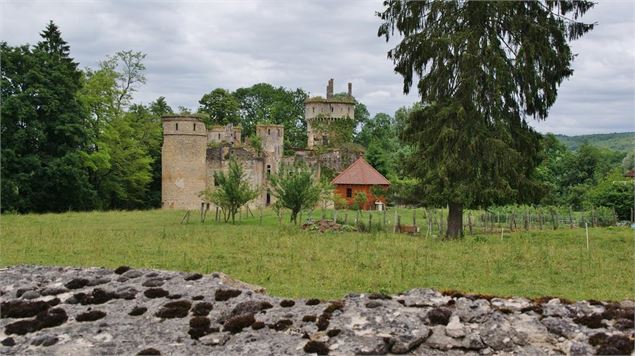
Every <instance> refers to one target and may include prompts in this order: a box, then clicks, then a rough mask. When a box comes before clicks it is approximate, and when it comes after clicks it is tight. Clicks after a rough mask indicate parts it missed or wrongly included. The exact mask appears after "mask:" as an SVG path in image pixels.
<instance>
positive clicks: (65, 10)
mask: <svg viewBox="0 0 635 356" xmlns="http://www.w3.org/2000/svg"><path fill="white" fill-rule="evenodd" d="M0 6H2V8H1V10H2V11H1V13H2V15H1V20H2V28H1V30H2V39H3V40H4V41H7V42H9V43H10V44H12V45H18V44H24V43H31V44H34V43H36V42H37V41H38V40H39V32H40V31H41V30H42V29H43V28H44V27H45V26H46V23H47V22H48V21H49V20H53V21H54V22H55V23H56V24H57V25H58V26H59V27H60V29H61V30H62V34H63V36H64V38H65V39H66V41H68V42H69V44H70V45H71V54H72V56H73V57H74V58H75V59H76V60H77V61H78V62H79V63H80V65H81V66H83V67H95V66H96V65H97V64H98V62H99V61H100V60H102V59H104V58H105V56H107V55H110V54H113V53H115V52H116V51H119V50H126V49H132V50H135V51H142V52H144V53H147V57H146V62H145V63H146V67H147V73H146V76H147V79H148V80H147V84H146V85H145V86H143V87H142V88H140V90H139V92H138V93H137V94H136V98H135V99H136V100H137V101H140V102H144V103H148V102H150V101H152V100H154V99H156V98H157V97H159V96H165V97H166V98H167V100H168V102H169V103H170V105H171V106H172V107H174V108H176V107H177V106H186V107H189V108H192V109H195V108H196V107H197V106H198V100H199V99H200V97H201V96H202V95H203V94H204V93H207V92H209V91H211V90H212V89H214V88H216V87H222V88H226V89H230V90H235V89H237V88H239V87H245V86H250V85H253V84H256V83H258V82H268V83H271V84H273V85H276V86H279V85H280V86H285V87H288V88H303V89H304V90H306V91H308V92H310V93H311V94H312V95H324V91H325V86H326V82H327V80H328V79H329V78H335V86H336V87H335V90H336V91H338V92H342V91H345V90H346V83H347V82H353V92H354V94H355V95H356V96H357V97H358V98H360V100H361V101H362V102H364V103H365V104H366V105H367V107H368V109H369V111H370V112H371V114H374V113H378V112H386V113H389V114H392V113H394V111H395V110H396V109H398V108H399V107H401V106H405V105H411V104H412V103H414V102H415V101H417V100H418V97H417V94H416V89H415V90H412V91H411V92H412V93H411V94H410V95H407V96H406V95H403V83H402V78H401V77H400V76H399V75H398V74H396V73H395V72H394V69H393V65H392V63H391V62H390V61H389V60H388V59H387V58H386V52H387V51H388V50H389V49H390V48H391V47H392V46H394V42H393V43H386V42H385V41H384V39H382V38H378V37H377V27H378V25H379V19H378V18H377V17H376V16H375V11H379V10H381V8H382V2H381V1H380V0H376V1H367V0H352V1H336V0H328V1H282V0H270V1H255V0H254V1H252V0H245V1H223V0H219V1H202V0H189V1H179V2H172V1H163V0H157V1H134V2H123V1H121V2H119V1H77V0H65V1H7V0H5V1H3V2H2V3H1V5H0ZM634 11H635V5H634V4H633V3H631V2H612V1H606V2H604V1H603V2H601V3H599V4H598V5H596V7H595V8H593V9H592V10H591V11H589V12H588V13H587V15H586V16H585V17H584V20H585V21H592V22H595V21H597V22H598V26H597V28H596V29H595V30H593V31H592V32H590V33H589V34H587V35H586V36H585V37H583V38H582V39H580V40H577V41H575V42H574V43H573V50H574V52H575V53H578V56H577V57H576V60H575V62H574V69H575V73H574V75H573V76H572V77H571V78H569V79H568V80H566V81H565V82H564V83H563V84H562V86H561V88H560V90H559V97H558V101H557V102H556V104H555V105H554V106H553V108H552V109H551V111H550V115H549V117H548V119H547V120H546V121H544V122H535V123H533V125H534V126H535V127H536V128H537V129H538V130H540V131H543V132H546V131H551V132H556V133H564V134H581V133H591V132H613V131H626V130H635V127H634V125H635V122H634V119H633V112H635V103H634V101H633V98H634V96H635V88H634V86H633V83H634V79H635V77H634V75H635V74H634V73H635V67H634V65H635V53H634V52H635V46H634V43H633V41H634V40H633V33H635V25H634Z"/></svg>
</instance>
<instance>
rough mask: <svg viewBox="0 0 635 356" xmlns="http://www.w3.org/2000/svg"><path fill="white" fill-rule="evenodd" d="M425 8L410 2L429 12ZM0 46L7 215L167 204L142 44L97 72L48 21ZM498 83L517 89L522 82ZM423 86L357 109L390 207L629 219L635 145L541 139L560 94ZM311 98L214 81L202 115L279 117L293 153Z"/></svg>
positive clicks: (359, 137)
mask: <svg viewBox="0 0 635 356" xmlns="http://www.w3.org/2000/svg"><path fill="white" fill-rule="evenodd" d="M391 4H392V3H390V2H389V3H387V10H386V11H389V12H387V13H385V14H384V15H382V16H383V18H384V20H385V21H386V22H385V23H386V24H387V25H389V24H390V23H391V22H392V21H397V19H398V18H399V16H401V12H402V11H406V12H408V11H413V9H403V8H393V7H391V6H397V4H398V3H395V4H392V5H391ZM425 4H427V3H426V2H416V3H412V4H410V3H409V6H411V7H415V8H416V9H418V6H423V7H422V8H421V9H424V8H426V7H425V6H424V5H425ZM497 4H498V3H497ZM444 6H449V7H453V6H455V5H454V4H452V3H447V4H445V5H444ZM466 6H467V5H466ZM469 6H474V8H470V9H469V11H468V10H466V9H455V10H456V11H457V12H458V11H459V10H461V11H466V13H472V12H473V14H479V13H481V12H483V11H486V10H484V9H482V8H481V6H485V5H483V4H481V5H478V4H476V5H472V4H470V5H469ZM488 6H489V5H488ZM491 6H494V5H491ZM509 6H512V5H510V4H505V3H502V4H500V5H495V6H494V8H495V10H497V11H503V12H504V11H507V10H506V9H507V8H508V7H509ZM513 6H520V7H522V6H528V7H532V6H538V5H532V4H525V3H522V4H519V5H513ZM499 7H500V8H499ZM391 9H392V10H391ZM416 9H414V10H416ZM574 10H575V11H580V12H581V10H580V9H577V10H576V9H575V8H573V10H570V11H574ZM390 11H393V12H390ZM380 15H381V14H380ZM408 16H414V15H412V14H408ZM448 16H449V15H448ZM415 17H416V16H415ZM509 21H511V20H509ZM519 21H520V20H519ZM450 25H451V24H450V23H448V24H447V26H450ZM508 26H517V24H512V23H510V24H508ZM382 31H383V32H381V33H383V34H384V35H385V36H388V32H386V31H388V28H384V27H382ZM528 41H529V40H528ZM563 46H564V45H563ZM398 48H399V47H398ZM403 48H404V50H405V49H407V48H406V47H403ZM519 48H520V47H519ZM543 50H544V51H547V50H546V49H543ZM566 50H568V47H567V48H564V47H563V51H564V52H563V53H566ZM0 51H1V53H0V55H1V56H2V58H3V66H2V87H1V89H2V106H1V110H2V126H1V130H2V132H1V133H2V152H1V156H2V170H1V173H2V177H1V179H2V211H18V212H30V211H34V212H47V211H53V212H59V211H67V210H91V209H147V208H154V207H159V206H160V202H161V143H162V131H161V130H162V128H161V119H160V118H161V116H162V115H166V114H171V113H173V112H174V110H173V109H172V108H171V107H170V106H169V105H168V103H167V100H166V99H165V98H164V97H160V98H157V99H156V100H154V101H152V102H150V103H149V104H147V105H144V104H139V103H134V94H135V93H136V92H137V91H138V90H139V88H140V87H141V86H142V85H143V84H145V82H146V78H145V74H144V73H145V66H144V63H143V61H144V59H145V54H143V53H140V52H134V51H121V52H118V53H115V54H114V55H112V56H108V57H107V58H105V59H104V60H103V61H101V62H100V63H99V65H98V67H97V68H94V69H91V68H86V69H80V68H79V67H78V64H77V63H76V62H75V61H74V60H73V58H71V56H70V48H69V46H68V44H67V43H66V42H65V41H64V40H63V39H62V36H61V33H60V31H59V29H58V28H57V26H55V24H54V23H52V22H51V23H49V24H48V25H47V27H46V29H45V30H44V31H43V32H42V33H41V41H40V42H38V44H36V45H35V46H29V45H22V46H16V47H12V46H9V45H7V44H6V43H1V44H0ZM394 55H396V52H395V54H394ZM403 55H405V54H403ZM491 55H493V54H491ZM394 58H395V59H398V58H397V57H394ZM484 58H485V59H487V58H488V57H484ZM496 58H497V57H493V58H491V59H490V60H495V59H496ZM485 59H484V60H485ZM404 60H405V59H404ZM448 60H449V59H448ZM396 63H397V65H398V68H401V67H399V65H408V66H410V65H412V66H413V67H412V68H415V69H416V63H407V62H404V63H401V62H399V61H397V62H396ZM400 63H401V64H400ZM448 63H449V62H448ZM496 63H498V62H496ZM405 68H408V67H403V68H401V69H400V70H406V69H405ZM565 69H566V66H565V67H563V69H562V70H565ZM501 70H502V69H501ZM405 74H407V73H404V75H405ZM546 74H548V73H546ZM546 74H544V73H543V75H546ZM525 75H529V74H525ZM563 75H564V74H563ZM467 79H470V80H471V78H467ZM467 79H466V81H465V83H464V84H465V85H468V84H469V85H470V86H469V88H465V89H464V90H467V91H468V92H473V91H474V90H475V88H477V87H478V86H477V83H473V82H470V81H469V80H467ZM502 79H503V78H501V80H502ZM405 80H406V82H405V84H408V83H410V82H408V80H411V79H408V76H406V77H405ZM534 80H537V81H539V80H542V79H541V78H539V77H537V78H534ZM410 84H411V83H410ZM433 84H434V85H437V86H439V87H438V88H437V89H436V90H438V91H439V93H444V92H446V91H447V90H449V89H448V88H446V87H444V86H443V85H441V84H443V83H440V84H439V83H436V82H434V83H433V82H431V83H430V85H433ZM446 84H447V83H446ZM481 84H482V83H481ZM493 84H495V83H494V82H493ZM503 84H505V85H507V86H508V87H509V88H514V86H513V85H514V84H513V82H509V83H507V82H504V83H503ZM432 87H433V86H430V87H428V86H425V88H432ZM458 88H459V87H457V88H454V89H453V90H458ZM450 89H451V88H450ZM468 89H469V90H468ZM426 90H431V89H426ZM423 94H425V95H426V98H427V99H426V100H422V102H421V103H416V104H414V105H413V106H411V107H404V108H400V109H399V110H397V111H396V112H395V113H394V115H388V114H385V113H379V114H376V115H374V116H373V117H370V115H369V113H368V110H367V109H366V106H365V105H364V104H363V103H359V102H357V103H356V106H355V121H356V122H355V127H356V129H355V130H354V132H353V134H352V136H351V137H349V138H348V139H350V140H352V141H353V143H355V144H357V145H360V146H362V147H364V149H365V152H366V153H365V157H366V159H367V160H368V161H369V162H370V163H371V164H372V165H373V166H374V167H375V168H377V169H378V170H379V171H380V172H381V173H382V174H384V175H385V176H386V177H387V178H389V180H390V181H391V183H392V187H391V190H390V192H389V201H391V202H392V203H397V204H407V205H424V206H435V205H436V206H446V204H448V201H449V200H448V199H450V198H452V199H455V198H456V199H458V198H460V199H459V200H462V203H461V207H462V208H463V207H464V208H478V207H481V208H482V207H488V206H491V205H496V204H498V205H502V204H507V203H518V204H541V205H561V206H567V207H572V208H574V209H580V208H586V207H589V206H609V207H614V208H615V209H616V211H617V212H618V214H619V216H620V218H623V219H624V218H627V217H628V214H629V212H628V210H629V206H630V200H629V196H630V197H632V185H628V184H624V182H626V180H625V179H624V177H623V173H624V171H625V170H627V169H632V161H633V158H632V157H633V156H632V153H631V154H630V156H629V157H630V158H628V157H626V158H625V157H624V153H618V152H615V151H611V150H608V149H603V148H598V147H595V146H592V145H590V144H586V145H582V146H581V147H580V148H579V149H578V150H576V151H571V150H569V149H567V148H566V147H565V146H564V145H562V144H561V143H560V142H559V141H558V140H557V139H556V138H555V137H554V136H553V135H547V136H545V137H543V136H542V135H539V134H537V133H536V132H534V131H533V130H532V129H531V128H529V127H528V126H527V124H526V121H525V119H524V118H523V117H524V116H523V115H528V114H530V113H534V114H536V115H539V116H540V117H542V116H541V115H543V114H546V112H543V111H544V110H546V108H548V107H549V106H550V105H551V104H552V103H553V100H555V97H554V98H551V99H550V100H549V102H544V103H543V104H544V106H545V107H540V106H536V105H538V104H540V103H539V102H535V103H533V104H532V105H534V106H535V107H532V108H531V110H530V111H527V110H529V109H527V108H525V111H523V110H521V109H522V108H520V109H518V110H520V111H517V112H516V113H515V114H514V115H513V120H511V121H510V122H511V124H510V123H509V122H507V121H505V120H509V118H506V117H505V116H504V115H503V111H501V110H502V109H501V108H500V107H499V106H500V105H501V103H498V102H493V103H490V104H488V108H489V109H488V110H492V109H496V110H499V111H497V112H490V113H489V114H487V112H486V111H483V110H486V108H484V107H474V106H473V103H472V101H471V100H472V98H471V97H469V95H468V96H467V97H469V101H470V103H467V102H465V103H462V104H461V105H459V106H456V107H455V106H453V105H457V104H453V103H452V102H444V101H443V100H446V99H447V98H446V99H444V98H437V99H435V100H437V101H434V102H435V103H436V104H435V105H437V106H435V105H432V104H431V103H432V102H433V101H431V100H433V99H431V97H428V96H429V95H431V93H428V92H427V91H424V92H423ZM529 94H530V93H527V94H523V95H529ZM466 95H467V94H466ZM554 95H555V94H554ZM307 97H308V94H307V93H306V92H305V91H303V90H302V89H299V88H298V89H287V88H284V87H275V86H272V85H270V84H267V83H259V84H256V85H253V86H251V87H248V88H238V89H236V90H235V91H230V90H227V89H223V88H215V89H213V90H211V91H210V92H209V93H206V94H204V95H203V96H202V97H201V99H200V101H199V106H198V108H197V109H196V110H193V111H194V112H195V113H197V114H198V115H199V116H200V117H201V118H202V119H203V120H204V121H205V122H206V124H208V125H226V124H234V125H240V126H241V127H242V132H243V135H244V136H250V135H253V134H254V133H255V125H256V123H258V122H268V123H275V124H282V125H284V127H285V141H284V148H285V153H286V154H292V152H293V149H294V148H304V147H305V146H306V122H305V120H304V100H306V98H307ZM466 100H467V99H466ZM483 100H485V101H487V100H489V99H487V98H485V99H483ZM510 100H511V99H510ZM532 100H533V99H532ZM441 104H443V105H442V106H439V105H441ZM497 105H498V106H497ZM525 105H528V103H525ZM465 110H472V111H471V114H470V115H471V116H470V117H471V119H469V120H468V118H467V117H463V116H461V115H466V112H465ZM190 111H191V110H190V109H188V108H184V107H179V108H178V109H177V110H176V112H177V113H183V114H187V113H190ZM482 111H483V112H482ZM523 112H524V114H522V115H521V113H523ZM486 114H487V115H490V116H491V115H498V118H497V120H500V122H497V121H487V120H486V117H487V115H486ZM448 115H449V116H448ZM506 115H508V114H506ZM478 117H481V119H478V120H485V121H484V122H480V123H478V124H479V125H481V126H474V125H476V123H473V122H472V121H474V120H477V119H475V118H478ZM509 125H512V126H509ZM453 150H454V151H453ZM455 151H456V152H455ZM621 163H623V164H622V165H621ZM629 164H630V166H629ZM620 182H621V183H620ZM629 194H630V195H629Z"/></svg>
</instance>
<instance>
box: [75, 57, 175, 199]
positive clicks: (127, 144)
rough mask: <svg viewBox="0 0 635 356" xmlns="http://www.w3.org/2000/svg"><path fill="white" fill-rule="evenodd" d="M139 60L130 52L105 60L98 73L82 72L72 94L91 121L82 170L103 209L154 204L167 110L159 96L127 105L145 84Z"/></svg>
mask: <svg viewBox="0 0 635 356" xmlns="http://www.w3.org/2000/svg"><path fill="white" fill-rule="evenodd" d="M143 58H145V54H142V53H140V52H132V51H121V52H117V53H116V54H115V55H113V56H109V57H107V59H106V60H105V61H102V62H101V63H100V67H99V69H98V70H91V69H88V70H86V73H85V79H84V85H83V87H82V89H81V90H80V92H79V95H78V97H79V99H80V101H81V102H82V103H83V105H84V107H85V108H86V109H87V110H88V112H90V114H91V119H92V120H91V122H92V123H93V130H94V140H95V145H94V149H93V150H92V152H90V153H89V154H88V155H86V168H87V169H88V172H89V174H90V177H91V178H90V180H91V183H92V185H93V186H94V187H95V189H96V190H97V193H98V197H99V201H98V206H99V207H101V208H103V209H113V208H116V209H138V208H147V207H158V206H160V202H161V196H160V191H161V186H160V179H161V166H160V164H161V142H162V139H163V137H162V130H161V116H162V115H165V114H168V113H169V112H171V111H172V110H171V108H170V107H169V106H168V104H167V102H166V101H165V98H163V97H161V98H159V99H157V101H156V102H153V103H151V104H150V106H149V108H146V107H144V106H142V105H133V104H132V103H131V102H132V98H133V93H134V92H135V91H136V90H137V89H138V86H139V85H140V84H143V83H145V76H144V70H145V66H144V64H143V63H142V60H143Z"/></svg>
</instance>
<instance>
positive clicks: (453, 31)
mask: <svg viewBox="0 0 635 356" xmlns="http://www.w3.org/2000/svg"><path fill="white" fill-rule="evenodd" d="M384 4H385V8H384V10H383V11H382V12H381V13H378V16H379V17H380V18H381V20H382V24H381V25H380V27H379V31H378V35H379V36H383V37H384V38H385V39H386V40H387V41H388V40H389V39H390V38H391V37H392V36H393V35H394V34H395V33H397V34H399V35H401V36H402V39H401V41H400V42H399V43H398V44H397V46H396V47H395V48H393V49H391V50H390V51H389V52H388V57H389V59H391V60H392V61H393V63H394V64H395V71H396V72H397V73H399V74H400V75H401V76H402V77H403V83H404V92H405V93H408V92H409V90H410V87H411V86H412V85H413V84H414V81H415V78H416V77H419V80H418V82H417V83H416V84H417V88H418V90H419V94H420V96H421V102H422V104H423V107H422V109H421V110H417V111H414V112H413V113H412V114H411V115H410V116H409V118H408V122H407V123H406V128H405V131H404V136H405V138H406V139H407V141H408V142H410V143H412V145H413V146H414V148H415V149H416V152H415V157H416V162H415V163H414V164H413V165H412V166H411V169H412V172H413V173H414V175H415V176H417V177H419V178H420V179H421V181H422V183H423V185H424V187H425V188H426V189H425V191H426V193H428V194H429V197H430V198H432V199H435V200H436V201H437V202H439V203H441V202H444V203H447V204H448V206H449V208H450V213H449V216H448V229H447V235H446V236H447V237H449V238H453V237H457V236H459V235H461V234H462V210H463V208H464V207H469V206H474V205H487V204H491V203H497V202H505V201H517V202H522V201H527V200H531V199H532V198H533V197H535V195H536V194H539V193H540V190H539V189H538V188H539V187H538V186H537V183H536V180H535V179H534V178H535V173H534V169H535V167H536V166H537V165H538V164H539V163H540V147H541V146H540V137H541V136H540V135H539V134H538V133H536V132H535V131H534V130H533V129H532V128H531V127H530V126H529V124H528V122H527V120H528V119H529V118H535V119H545V118H546V117H547V114H548V111H549V108H550V107H551V106H552V105H553V104H554V102H555V100H556V96H557V89H558V86H559V84H560V83H561V82H562V80H564V79H565V78H567V77H569V76H571V74H572V73H573V70H572V68H571V63H572V61H573V58H574V55H573V53H572V52H571V49H570V47H569V43H568V40H571V39H576V38H579V37H580V36H582V35H583V34H584V33H586V32H587V31H589V30H591V29H592V28H593V25H590V24H585V23H582V22H579V21H577V19H578V18H579V17H580V16H582V15H583V14H584V13H585V12H586V11H587V10H589V9H590V8H591V7H592V6H593V3H591V2H589V1H576V2H570V1H544V2H543V1H530V2H502V1H496V2H484V1H463V2H455V1H434V0H428V1H425V0H424V1H401V0H388V1H385V2H384Z"/></svg>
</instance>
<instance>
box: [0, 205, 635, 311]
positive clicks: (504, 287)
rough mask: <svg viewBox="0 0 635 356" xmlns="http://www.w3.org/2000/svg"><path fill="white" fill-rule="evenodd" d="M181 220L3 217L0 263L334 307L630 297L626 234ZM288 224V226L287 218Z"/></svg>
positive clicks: (103, 215) (633, 273)
mask: <svg viewBox="0 0 635 356" xmlns="http://www.w3.org/2000/svg"><path fill="white" fill-rule="evenodd" d="M213 215H214V214H213V213H212V218H211V219H209V217H208V221H207V222H206V223H204V224H201V223H200V222H199V221H198V220H197V218H198V217H197V216H196V214H192V218H191V220H190V222H189V223H188V224H181V223H180V222H181V218H182V217H183V212H179V211H162V210H154V211H142V212H141V211H137V212H93V213H65V214H45V215H21V216H20V215H3V216H2V217H1V222H0V227H1V234H0V265H2V266H7V265H15V264H43V265H63V266H105V267H111V268H112V267H117V266H120V265H130V266H133V267H139V268H141V267H143V268H159V269H169V270H182V271H198V272H201V273H209V272H212V271H223V272H225V273H227V274H229V275H231V276H233V277H235V278H238V279H241V280H243V281H245V282H248V283H254V284H258V285H261V286H263V287H265V288H267V290H268V292H269V294H272V295H278V296H287V297H319V298H338V297H342V296H343V295H344V294H346V293H349V292H368V291H383V292H389V293H396V292H400V291H404V290H407V289H410V288H415V287H433V288H438V289H457V290H461V291H465V292H478V293H483V294H494V295H501V296H506V295H520V296H527V297H535V296H544V295H550V296H560V297H565V298H569V299H588V298H593V299H609V300H619V299H625V298H631V299H632V298H633V280H634V278H635V270H634V269H635V268H634V264H633V254H634V236H633V231H632V230H631V229H630V228H626V227H610V228H595V229H590V249H589V250H587V248H586V239H585V235H584V229H568V228H563V229H560V230H557V231H553V230H543V231H533V232H516V233H513V234H506V235H505V236H504V238H502V239H501V237H500V233H497V234H492V235H477V236H468V237H466V238H465V239H463V240H460V241H450V242H447V241H440V240H439V239H438V238H430V237H428V238H426V237H423V236H408V235H398V234H392V233H384V232H377V233H372V234H371V233H367V234H364V233H326V234H320V233H316V232H308V231H302V230H300V229H299V228H298V227H296V226H290V225H288V224H287V223H286V222H285V223H284V224H282V225H279V224H278V219H277V218H276V217H275V215H273V213H272V212H270V211H268V212H266V213H265V217H264V220H263V223H262V225H261V224H260V223H259V218H258V217H257V216H256V217H255V218H250V219H242V220H241V221H240V222H238V223H237V224H236V225H231V224H224V223H220V222H214V221H210V220H213ZM285 219H286V218H285Z"/></svg>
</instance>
